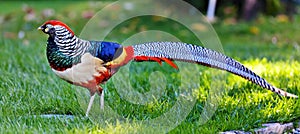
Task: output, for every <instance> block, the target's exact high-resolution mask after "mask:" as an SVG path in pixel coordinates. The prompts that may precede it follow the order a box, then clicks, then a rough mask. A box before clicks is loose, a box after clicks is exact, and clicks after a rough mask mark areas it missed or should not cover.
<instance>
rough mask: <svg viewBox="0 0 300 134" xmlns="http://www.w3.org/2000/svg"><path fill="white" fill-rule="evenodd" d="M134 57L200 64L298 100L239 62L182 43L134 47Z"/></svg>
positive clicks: (153, 43)
mask: <svg viewBox="0 0 300 134" xmlns="http://www.w3.org/2000/svg"><path fill="white" fill-rule="evenodd" d="M133 49H134V56H149V57H164V58H169V59H172V60H176V61H184V62H191V63H198V64H201V65H204V66H208V67H212V68H217V69H221V70H225V71H228V72H230V73H233V74H235V75H238V76H241V77H243V78H245V79H247V80H249V81H251V82H253V83H255V84H257V85H259V86H261V87H263V88H266V89H268V90H271V91H272V92H275V93H277V94H279V95H281V96H285V97H292V98H298V96H296V95H294V94H291V93H288V92H285V91H283V90H281V89H279V88H277V87H274V86H272V85H271V84H269V83H268V82H267V81H266V80H265V79H263V78H261V77H260V76H258V75H257V74H255V73H254V72H253V71H251V70H250V69H248V68H247V67H245V66H244V65H242V64H241V63H239V62H238V61H236V60H234V59H232V58H230V57H228V56H226V55H224V54H222V53H219V52H217V51H214V50H211V49H207V48H204V47H201V46H196V45H191V44H187V43H182V42H150V43H143V44H138V45H134V46H133Z"/></svg>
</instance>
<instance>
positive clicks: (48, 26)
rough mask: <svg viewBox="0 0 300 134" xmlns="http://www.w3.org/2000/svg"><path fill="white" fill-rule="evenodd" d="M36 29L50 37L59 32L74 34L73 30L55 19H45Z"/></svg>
mask: <svg viewBox="0 0 300 134" xmlns="http://www.w3.org/2000/svg"><path fill="white" fill-rule="evenodd" d="M38 30H42V31H43V32H44V33H45V34H48V35H49V36H50V37H55V35H61V34H71V35H73V36H74V32H73V31H72V30H71V28H70V27H68V26H67V25H66V24H65V23H63V22H61V21H57V20H49V21H46V22H45V23H44V24H43V25H41V26H40V27H38Z"/></svg>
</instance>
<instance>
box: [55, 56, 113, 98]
mask: <svg viewBox="0 0 300 134" xmlns="http://www.w3.org/2000/svg"><path fill="white" fill-rule="evenodd" d="M103 63H104V62H103V61H102V60H101V59H99V58H96V57H94V56H92V55H91V54H90V53H86V54H84V55H83V56H82V57H81V62H80V63H78V64H76V65H73V66H72V67H71V68H68V69H66V70H63V71H57V70H55V69H52V70H53V72H54V73H55V74H56V75H58V76H59V77H60V78H62V79H64V80H66V81H68V82H70V83H72V84H74V85H78V86H82V87H85V88H87V89H89V91H90V93H91V95H93V94H94V93H96V92H97V93H98V94H99V95H100V94H101V93H102V88H101V87H100V86H98V85H99V84H101V83H103V82H105V81H107V80H108V79H109V78H110V77H111V72H110V70H109V69H107V68H106V67H104V66H103Z"/></svg>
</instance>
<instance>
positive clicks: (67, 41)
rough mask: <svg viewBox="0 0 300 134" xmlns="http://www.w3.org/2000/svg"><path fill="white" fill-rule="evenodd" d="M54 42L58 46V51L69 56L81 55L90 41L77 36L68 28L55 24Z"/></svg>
mask: <svg viewBox="0 0 300 134" xmlns="http://www.w3.org/2000/svg"><path fill="white" fill-rule="evenodd" d="M55 29H56V30H55V34H56V35H55V38H54V42H55V44H56V45H57V46H58V48H59V51H60V52H62V54H65V55H67V56H70V57H73V58H74V57H77V56H81V55H83V53H84V52H85V51H86V49H87V48H88V47H89V46H90V43H89V42H88V41H86V40H82V39H80V38H77V37H76V36H75V35H73V33H72V32H70V31H69V30H68V29H66V28H65V27H62V26H55Z"/></svg>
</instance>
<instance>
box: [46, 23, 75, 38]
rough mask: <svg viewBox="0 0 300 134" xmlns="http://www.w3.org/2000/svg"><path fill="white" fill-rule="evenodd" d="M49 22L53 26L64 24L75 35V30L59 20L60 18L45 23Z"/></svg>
mask: <svg viewBox="0 0 300 134" xmlns="http://www.w3.org/2000/svg"><path fill="white" fill-rule="evenodd" d="M47 24H51V25H52V26H57V25H59V26H63V27H65V28H66V29H68V30H69V31H70V32H71V33H72V35H74V32H73V31H72V30H71V28H70V27H69V26H67V25H66V24H65V23H63V22H61V21H58V20H49V21H46V22H45V23H44V25H47Z"/></svg>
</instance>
